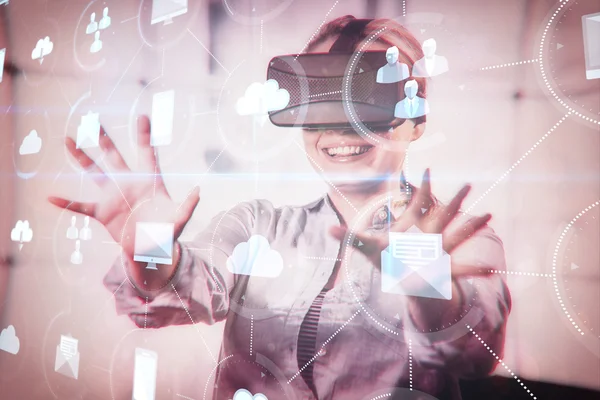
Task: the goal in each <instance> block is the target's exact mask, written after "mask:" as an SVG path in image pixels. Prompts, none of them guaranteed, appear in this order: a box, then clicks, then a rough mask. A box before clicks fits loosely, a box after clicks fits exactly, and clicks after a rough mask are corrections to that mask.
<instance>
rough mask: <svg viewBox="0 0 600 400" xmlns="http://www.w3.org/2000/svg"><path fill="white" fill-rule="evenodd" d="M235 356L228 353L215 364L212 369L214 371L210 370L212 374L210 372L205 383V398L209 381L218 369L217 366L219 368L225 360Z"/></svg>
mask: <svg viewBox="0 0 600 400" xmlns="http://www.w3.org/2000/svg"><path fill="white" fill-rule="evenodd" d="M231 357H233V354H230V355H228V356H227V357H225V358H223V359H222V360H221V361H219V362H218V363H217V365H215V367H214V368H213V369H212V371H210V374H208V378H207V379H206V384H205V385H204V395H203V396H202V398H203V399H206V391H207V389H208V383H209V382H210V381H211V378H212V376H213V374H214V373H215V371H216V370H217V368H219V366H220V365H221V364H222V363H223V362H225V361H226V360H227V359H229V358H231Z"/></svg>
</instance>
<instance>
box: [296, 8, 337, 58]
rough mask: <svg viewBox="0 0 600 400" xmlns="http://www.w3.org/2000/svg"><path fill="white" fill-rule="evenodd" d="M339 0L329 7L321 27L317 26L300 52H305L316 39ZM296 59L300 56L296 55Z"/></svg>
mask: <svg viewBox="0 0 600 400" xmlns="http://www.w3.org/2000/svg"><path fill="white" fill-rule="evenodd" d="M339 2H340V0H336V2H335V3H333V5H332V6H331V8H330V9H329V11H327V14H325V18H324V19H323V21H322V22H321V25H319V27H318V28H317V30H316V31H315V33H313V34H312V36H311V37H310V39H308V41H307V42H306V44H305V45H304V47H302V50H300V51H299V52H298V54H302V53H304V50H306V47H307V46H308V44H309V43H310V42H311V41H312V40H313V39H314V37H315V36H316V35H317V33H319V31H320V30H321V28H322V27H323V25H325V22H326V21H327V19H328V18H329V14H331V12H332V11H333V9H334V8H335V6H337V3H339ZM296 59H298V56H296V58H295V59H294V61H296Z"/></svg>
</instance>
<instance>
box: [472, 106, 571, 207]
mask: <svg viewBox="0 0 600 400" xmlns="http://www.w3.org/2000/svg"><path fill="white" fill-rule="evenodd" d="M569 115H571V112H569V113H567V114H566V115H565V116H564V117H562V118H561V119H560V120H559V121H558V122H557V123H556V124H554V126H553V127H552V128H550V130H549V131H548V132H546V134H545V135H544V136H542V137H541V138H540V139H539V140H538V141H537V142H535V143H534V145H533V146H532V147H531V148H530V149H529V150H527V151H526V152H525V154H523V155H522V156H521V158H519V159H518V160H517V161H516V162H515V163H514V164H513V165H512V166H511V167H510V168H509V169H508V170H506V171H505V172H504V173H503V174H502V175H500V177H499V178H498V179H496V181H495V182H494V183H493V184H492V186H490V187H489V188H488V189H487V190H486V191H485V192H484V193H483V194H482V195H481V196H479V198H478V199H477V200H475V202H473V204H471V205H470V206H469V208H467V209H466V210H465V214H468V213H469V212H471V210H473V207H475V205H477V204H478V203H479V202H480V201H481V200H483V198H484V197H485V196H487V195H488V194H489V193H490V192H491V191H492V190H494V188H495V187H496V186H498V184H499V183H500V182H502V181H503V180H504V178H506V177H507V176H508V174H510V173H511V172H512V171H513V169H515V168H516V167H517V166H518V165H519V164H521V162H522V161H523V160H524V159H525V158H526V157H527V156H528V155H529V154H531V153H532V152H533V151H534V150H535V148H536V147H538V146H539V145H540V144H541V143H542V142H543V141H544V140H546V139H547V138H548V136H550V134H551V133H552V132H554V131H555V130H556V128H558V127H559V126H560V125H561V124H562V123H563V122H564V121H565V120H566V119H567V118H568V117H569Z"/></svg>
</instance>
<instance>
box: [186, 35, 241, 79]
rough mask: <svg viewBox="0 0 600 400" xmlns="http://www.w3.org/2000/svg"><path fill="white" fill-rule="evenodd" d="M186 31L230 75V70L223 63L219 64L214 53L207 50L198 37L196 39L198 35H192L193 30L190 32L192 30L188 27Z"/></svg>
mask: <svg viewBox="0 0 600 400" xmlns="http://www.w3.org/2000/svg"><path fill="white" fill-rule="evenodd" d="M188 32H189V33H190V35H192V37H193V38H194V39H196V41H197V42H198V43H200V46H202V47H203V48H204V50H206V52H207V53H208V54H209V55H210V56H211V57H212V58H213V60H215V61H216V63H217V64H219V66H220V67H221V68H223V70H224V71H225V72H227V75H231V72H229V70H228V69H227V68H225V66H224V65H223V64H221V61H219V60H218V59H217V57H215V55H214V54H213V53H211V52H210V50H209V49H208V48H207V47H206V46H205V45H204V43H202V42H201V41H200V39H198V37H197V36H196V35H194V32H192V31H191V30H190V28H188Z"/></svg>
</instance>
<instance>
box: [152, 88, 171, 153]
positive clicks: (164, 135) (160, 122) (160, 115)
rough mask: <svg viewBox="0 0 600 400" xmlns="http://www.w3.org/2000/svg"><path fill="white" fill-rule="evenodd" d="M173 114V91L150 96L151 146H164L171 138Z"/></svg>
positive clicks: (169, 142)
mask: <svg viewBox="0 0 600 400" xmlns="http://www.w3.org/2000/svg"><path fill="white" fill-rule="evenodd" d="M174 113H175V91H174V90H167V91H165V92H159V93H155V94H154V96H152V120H151V129H152V132H151V134H150V145H151V146H166V145H169V144H171V140H172V138H173V117H174Z"/></svg>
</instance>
